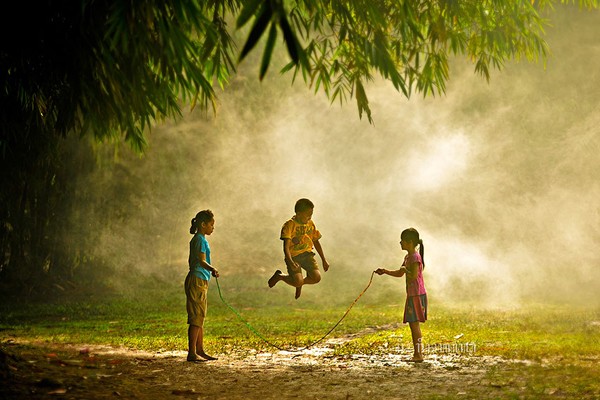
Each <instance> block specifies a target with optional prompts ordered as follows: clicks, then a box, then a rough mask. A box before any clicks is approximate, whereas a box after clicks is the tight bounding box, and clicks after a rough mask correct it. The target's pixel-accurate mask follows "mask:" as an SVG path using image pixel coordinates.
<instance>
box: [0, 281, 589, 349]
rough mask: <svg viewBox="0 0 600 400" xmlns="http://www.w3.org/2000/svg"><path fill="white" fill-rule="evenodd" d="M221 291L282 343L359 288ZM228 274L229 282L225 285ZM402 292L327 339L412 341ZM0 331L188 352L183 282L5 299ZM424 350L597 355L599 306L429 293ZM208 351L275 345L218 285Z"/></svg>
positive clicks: (359, 312) (334, 318)
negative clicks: (86, 295) (76, 296)
mask: <svg viewBox="0 0 600 400" xmlns="http://www.w3.org/2000/svg"><path fill="white" fill-rule="evenodd" d="M221 280H222V281H223V282H220V284H221V286H222V288H221V289H222V291H223V296H224V298H225V300H226V301H227V302H228V303H229V304H230V305H231V306H232V307H234V308H235V309H236V310H237V311H238V312H239V313H240V314H241V316H242V317H243V318H244V319H245V320H246V321H247V322H248V323H250V324H251V325H252V327H253V328H255V329H256V330H257V331H258V332H259V333H260V335H261V336H262V337H263V338H265V339H266V340H268V341H270V342H272V343H274V344H276V345H278V346H281V347H285V348H289V347H303V346H307V345H309V344H310V343H312V342H314V341H316V340H318V339H320V338H321V337H322V336H323V335H324V334H325V333H326V332H327V331H328V330H329V329H330V328H331V327H332V326H333V325H334V324H335V323H336V322H338V320H339V319H340V318H341V317H342V315H343V314H344V312H345V311H346V310H347V308H348V306H349V305H350V304H351V303H352V301H353V300H354V299H355V296H356V295H357V294H358V293H360V291H361V287H360V286H358V285H355V287H350V288H348V291H347V293H346V294H339V293H330V291H328V290H327V289H328V288H327V287H326V286H324V288H323V289H321V290H320V291H319V290H317V289H316V287H307V288H305V290H304V293H303V297H302V298H301V299H300V300H298V301H296V300H294V299H293V289H292V288H289V287H281V288H279V287H276V288H274V289H268V288H265V285H264V282H262V280H260V281H259V280H255V281H253V280H248V279H243V280H242V279H241V278H239V280H235V279H234V278H230V279H229V280H226V279H221ZM224 282H226V283H224ZM403 301H404V297H403V294H402V293H401V292H398V291H395V292H394V293H393V294H391V295H382V293H377V292H375V295H371V293H370V292H367V293H366V294H365V295H364V296H363V298H361V300H360V301H359V302H358V303H357V304H356V305H355V306H354V308H353V309H352V310H351V311H350V313H349V314H348V316H347V317H346V319H345V320H344V321H343V322H342V323H341V324H340V325H339V326H338V328H337V329H336V330H335V331H334V332H333V333H332V334H331V335H330V337H347V338H348V340H347V341H346V342H345V343H343V344H340V345H337V346H336V349H335V353H336V354H339V355H346V354H357V353H359V354H381V353H389V352H394V351H397V350H398V349H401V348H410V347H411V346H412V344H411V338H410V330H409V328H408V326H407V325H403V324H401V321H402V308H403ZM0 313H1V314H0V339H1V340H2V341H6V340H10V339H11V338H18V339H22V340H32V341H42V342H47V343H68V344H102V345H112V346H126V347H129V348H132V349H139V350H150V351H161V350H162V351H168V350H185V349H186V346H187V325H186V312H185V296H184V294H183V291H182V289H181V288H180V287H179V286H177V287H165V288H162V289H155V290H152V291H139V292H137V293H136V294H133V295H130V296H121V297H119V298H111V299H102V300H98V299H96V300H94V301H91V300H90V301H85V300H83V301H82V300H79V301H77V302H69V301H63V302H61V303H46V304H20V305H18V306H16V305H14V304H2V305H0ZM422 331H423V335H424V342H425V345H426V353H427V352H428V351H429V352H430V353H435V352H446V351H450V352H452V351H457V352H469V353H470V354H469V355H490V356H501V357H505V358H511V359H530V360H543V359H546V358H560V359H567V360H577V359H580V358H582V357H583V358H589V359H595V358H598V357H599V356H600V309H573V308H571V307H560V306H547V305H533V306H532V305H530V306H528V307H527V308H525V309H506V310H490V309H479V308H475V307H472V306H463V307H458V306H453V307H448V306H446V305H444V304H441V303H439V302H436V299H435V298H431V299H430V309H429V321H427V323H425V324H423V325H422ZM205 343H206V347H207V349H208V350H209V351H212V352H214V353H221V354H233V353H236V352H239V351H248V350H249V349H255V350H258V351H264V350H272V348H271V347H270V346H269V345H268V344H267V343H265V342H264V341H263V340H262V339H261V338H260V337H258V336H257V335H256V334H255V333H254V332H252V330H250V329H248V327H247V326H246V325H245V324H244V323H242V322H241V321H240V320H239V319H238V317H237V316H236V314H235V313H234V312H232V311H231V310H230V309H229V308H228V307H227V306H226V305H225V304H224V303H223V302H222V301H221V299H220V297H219V294H218V291H217V286H216V285H215V284H214V283H213V284H212V286H211V289H210V291H209V315H208V318H207V320H206V324H205Z"/></svg>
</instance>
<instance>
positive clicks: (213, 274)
mask: <svg viewBox="0 0 600 400" xmlns="http://www.w3.org/2000/svg"><path fill="white" fill-rule="evenodd" d="M211 274H212V276H214V277H215V278H218V277H219V271H217V269H216V268H213V270H212V272H211Z"/></svg>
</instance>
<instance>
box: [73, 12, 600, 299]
mask: <svg viewBox="0 0 600 400" xmlns="http://www.w3.org/2000/svg"><path fill="white" fill-rule="evenodd" d="M551 19H552V22H553V25H554V26H553V27H552V28H549V29H548V31H547V33H548V36H547V40H548V42H549V44H550V46H551V49H552V54H551V56H550V57H549V60H548V63H547V66H546V69H544V66H543V64H542V63H537V64H529V63H527V62H525V61H523V62H520V63H517V62H513V63H510V64H508V65H506V67H505V69H504V70H503V71H502V72H500V73H496V72H494V73H493V75H492V79H491V81H490V83H489V84H488V83H487V82H486V81H485V79H484V78H481V77H479V76H476V75H475V74H474V72H473V65H471V64H469V63H467V62H465V61H462V60H456V61H453V62H452V64H451V78H450V82H449V84H448V89H447V93H446V95H444V96H441V97H435V98H427V99H423V98H422V97H421V96H419V95H416V96H414V97H413V98H411V99H410V100H407V99H405V98H404V97H403V96H402V95H401V94H400V93H397V92H396V91H395V90H394V89H393V88H392V87H391V85H389V84H388V83H386V82H380V81H376V82H374V83H372V84H370V85H369V86H368V87H367V94H368V96H369V99H370V104H371V108H372V111H373V117H374V120H375V123H374V124H373V125H370V124H369V123H368V122H367V121H366V120H364V119H363V120H360V119H359V117H358V112H357V109H356V105H355V102H354V100H351V101H350V102H349V103H347V104H345V105H344V106H343V107H340V106H339V104H338V103H335V104H333V105H330V103H329V101H328V100H327V99H326V98H325V96H324V95H323V94H322V93H317V94H316V95H315V94H313V92H311V90H310V89H307V88H306V87H305V86H304V85H303V84H302V83H301V82H297V83H296V84H295V85H291V75H290V74H287V75H284V76H280V75H279V73H278V68H279V65H281V63H280V64H277V63H274V64H272V66H271V69H270V71H269V73H268V74H267V77H266V78H265V80H264V81H263V82H262V83H260V82H259V81H258V71H257V68H258V65H259V62H258V61H257V60H259V58H260V55H261V54H260V53H261V52H262V47H258V48H257V50H256V51H255V52H254V53H256V54H252V56H253V57H254V59H249V60H246V61H244V63H243V64H242V65H241V66H240V71H239V74H238V76H236V77H235V78H234V79H233V80H232V82H231V85H230V87H229V88H227V90H226V91H225V92H224V93H220V94H219V107H218V111H217V115H216V117H215V116H213V115H212V114H210V112H209V114H208V115H206V114H204V113H202V112H199V111H197V110H195V111H192V112H188V113H186V115H185V117H184V119H183V120H181V121H177V122H174V121H170V122H167V123H166V124H164V125H160V126H158V127H156V128H155V129H154V130H153V131H152V133H151V135H150V137H149V142H150V147H149V149H148V151H147V153H146V155H145V156H143V157H142V158H138V157H136V156H134V155H132V154H131V153H130V151H129V150H126V149H123V150H121V151H120V153H119V155H118V156H117V157H116V158H115V160H116V162H115V164H114V165H111V166H108V165H107V164H104V165H102V167H101V168H100V170H99V171H98V172H96V173H95V174H94V175H93V176H91V177H90V178H89V179H88V180H87V181H85V182H82V185H87V186H88V187H92V188H94V189H97V191H98V195H97V196H98V197H97V198H96V199H95V200H94V201H93V202H90V204H82V207H93V206H94V204H95V203H94V202H103V204H109V205H111V204H114V205H115V207H116V206H118V207H121V208H120V210H125V211H119V213H121V214H122V215H120V216H119V218H118V219H117V220H114V219H111V220H110V221H108V220H106V219H104V218H105V216H101V215H98V216H97V217H98V218H99V220H100V223H99V224H98V225H99V227H96V228H95V231H96V234H97V235H98V239H97V243H98V250H97V256H98V257H100V258H104V259H105V260H110V263H112V265H113V266H114V268H115V271H117V272H123V273H126V274H131V273H135V274H139V275H142V276H158V277H162V278H164V279H167V280H170V281H174V282H176V283H177V284H180V283H182V282H183V279H184V277H185V274H186V273H187V257H188V242H189V240H190V238H191V235H189V226H190V220H191V218H192V217H193V216H194V215H195V214H196V212H198V211H200V210H202V209H205V208H210V209H211V210H213V212H214V213H215V216H216V227H215V231H214V233H213V235H212V236H210V237H209V241H210V244H211V248H212V252H213V263H214V265H215V266H216V267H217V268H219V269H220V271H221V274H222V277H221V279H220V282H221V285H222V286H227V285H232V284H233V281H232V280H230V281H228V279H229V278H232V277H236V276H245V277H247V278H248V282H250V281H252V280H254V281H257V282H258V281H261V282H263V281H264V288H265V290H264V294H265V296H267V295H269V293H273V292H277V293H281V292H286V293H287V292H289V297H290V299H291V298H292V296H293V289H292V288H290V287H287V286H286V285H285V284H283V283H280V284H279V285H278V286H276V287H275V288H274V289H268V288H266V281H267V279H268V278H269V277H270V276H271V274H272V273H273V271H274V270H275V269H276V268H281V269H284V268H283V267H284V263H283V252H282V244H281V241H280V240H279V232H280V228H281V225H282V224H283V222H285V220H287V219H289V218H290V217H291V216H292V215H293V214H294V211H293V207H294V203H295V201H296V200H297V199H299V198H301V197H307V198H309V199H311V200H312V201H313V202H314V203H315V206H316V207H315V211H314V215H313V220H314V221H315V223H316V226H317V228H318V229H319V230H320V231H321V232H322V234H323V238H322V240H321V243H322V245H323V248H324V250H325V254H326V255H327V258H328V261H329V263H330V264H331V270H330V271H329V272H327V273H326V274H324V275H323V281H322V282H321V283H320V284H319V285H316V286H311V287H305V289H304V292H303V297H302V298H301V299H300V300H298V301H299V302H301V301H302V300H304V299H308V300H310V299H316V298H325V299H327V298H331V297H333V296H337V297H338V298H341V299H342V300H341V301H345V300H347V301H351V300H352V299H353V298H354V297H355V295H357V294H358V292H360V290H361V289H362V288H363V287H364V286H365V285H366V283H367V282H368V280H369V277H370V274H371V272H372V271H373V270H374V269H375V268H378V267H386V268H397V267H399V265H400V264H401V260H402V258H403V256H404V252H403V251H402V250H401V249H400V245H399V244H398V242H399V240H400V232H401V231H402V230H403V229H405V228H407V227H415V228H416V229H417V230H418V231H419V232H420V233H421V236H422V239H423V241H424V244H425V250H426V251H425V261H426V269H425V281H426V286H427V288H428V292H429V293H430V297H431V299H432V301H433V302H439V303H445V304H453V303H461V302H473V303H474V304H479V305H486V306H488V305H489V306H510V307H512V306H518V305H519V304H520V302H522V301H524V300H526V301H529V302H531V301H534V302H540V303H545V302H552V303H557V302H558V303H562V302H567V303H569V304H572V303H575V304H579V305H598V303H599V297H598V295H597V292H598V290H600V280H599V278H600V272H599V271H600V251H599V250H598V246H597V244H598V243H599V242H600V200H599V199H600V183H599V177H600V157H599V154H600V72H599V68H598V65H600V13H598V12H597V11H594V12H588V11H578V10H576V9H570V8H564V7H560V8H558V9H557V11H556V12H555V13H553V14H552V15H551ZM280 47H283V46H280ZM101 164H102V163H101ZM109 170H110V171H111V173H110V174H108V172H107V171H109ZM117 195H118V196H117ZM121 196H122V197H123V198H126V199H127V200H126V201H125V202H123V201H122V200H119V199H120V198H121ZM111 215H114V213H113V214H111ZM88 222H90V221H88ZM319 264H320V260H319ZM157 282H158V281H157ZM235 282H236V283H235V285H237V286H239V285H243V281H241V280H239V279H238V280H236V281H235ZM240 282H242V283H240ZM113 284H114V285H121V287H125V286H126V284H125V283H124V282H123V281H122V280H119V279H114V282H113ZM157 284H158V283H157ZM403 285H404V281H403V280H394V279H393V278H390V277H376V278H375V281H374V285H373V288H372V289H371V291H372V292H375V293H374V294H373V296H375V295H377V294H379V295H382V293H388V292H389V291H390V290H395V291H396V292H397V293H399V295H398V298H397V299H394V301H396V302H401V301H402V300H403V297H404V286H403ZM338 289H339V290H340V291H339V292H337V290H338ZM342 290H343V291H342ZM344 299H345V300H344ZM297 304H300V303H297Z"/></svg>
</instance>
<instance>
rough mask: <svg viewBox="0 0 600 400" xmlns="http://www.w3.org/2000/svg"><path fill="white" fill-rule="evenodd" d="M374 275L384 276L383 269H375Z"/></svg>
mask: <svg viewBox="0 0 600 400" xmlns="http://www.w3.org/2000/svg"><path fill="white" fill-rule="evenodd" d="M375 273H376V274H377V275H383V274H385V269H384V268H377V269H376V270H375Z"/></svg>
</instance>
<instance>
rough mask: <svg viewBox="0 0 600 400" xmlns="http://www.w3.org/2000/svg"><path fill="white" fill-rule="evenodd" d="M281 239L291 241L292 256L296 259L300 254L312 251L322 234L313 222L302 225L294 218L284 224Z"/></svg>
mask: <svg viewBox="0 0 600 400" xmlns="http://www.w3.org/2000/svg"><path fill="white" fill-rule="evenodd" d="M280 239H281V240H283V239H291V246H290V254H291V256H292V257H296V256H297V255H298V254H302V253H306V252H307V251H312V249H313V242H314V241H315V240H319V239H321V232H319V231H318V230H317V228H316V227H315V223H314V222H313V221H312V220H309V221H308V223H306V224H301V223H299V222H298V221H296V218H295V217H292V219H290V220H288V221H286V222H285V224H283V227H282V228H281V237H280Z"/></svg>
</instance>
